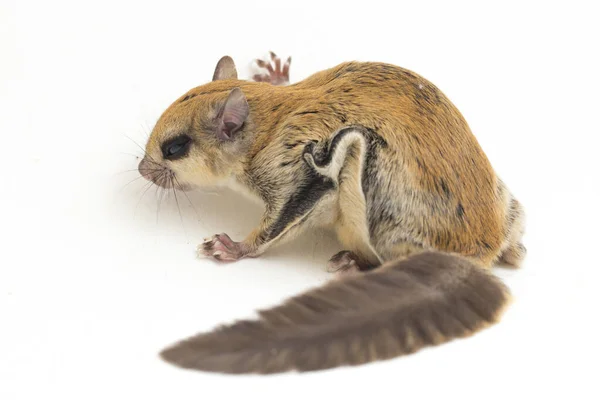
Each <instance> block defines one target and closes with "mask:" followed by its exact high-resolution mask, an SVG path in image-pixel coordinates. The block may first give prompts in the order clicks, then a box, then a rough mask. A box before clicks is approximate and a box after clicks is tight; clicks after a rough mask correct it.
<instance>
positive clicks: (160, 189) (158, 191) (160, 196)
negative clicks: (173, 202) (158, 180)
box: [156, 185, 165, 225]
mask: <svg viewBox="0 0 600 400" xmlns="http://www.w3.org/2000/svg"><path fill="white" fill-rule="evenodd" d="M156 188H157V189H156V196H157V201H158V203H157V205H156V224H157V225H158V214H159V212H160V203H161V202H162V199H163V197H164V194H165V189H164V188H163V187H161V186H158V185H156Z"/></svg>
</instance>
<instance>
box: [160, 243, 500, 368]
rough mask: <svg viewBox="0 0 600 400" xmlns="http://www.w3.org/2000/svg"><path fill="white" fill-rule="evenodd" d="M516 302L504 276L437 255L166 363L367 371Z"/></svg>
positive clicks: (482, 323)
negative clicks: (358, 368)
mask: <svg viewBox="0 0 600 400" xmlns="http://www.w3.org/2000/svg"><path fill="white" fill-rule="evenodd" d="M509 298H510V294H509V292H508V289H507V288H506V287H505V286H504V285H503V284H502V282H501V281H500V280H499V279H498V278H496V277H495V276H493V275H492V274H490V273H489V272H487V271H485V270H483V269H482V268H480V267H478V266H476V265H474V264H473V263H471V262H470V261H468V260H466V259H465V258H462V257H459V256H453V255H448V254H443V253H435V252H427V253H421V254H418V255H415V256H412V257H410V258H408V259H406V260H403V261H399V262H393V263H388V264H387V265H384V266H382V267H381V268H379V269H377V270H375V271H372V272H367V273H364V274H362V275H360V276H355V277H349V278H346V279H342V280H337V281H332V282H330V283H328V284H326V285H325V286H323V287H321V288H317V289H313V290H310V291H308V292H306V293H304V294H301V295H299V296H296V297H293V298H291V299H289V300H287V301H286V302H284V303H283V304H282V305H280V306H277V307H274V308H271V309H269V310H264V311H261V312H259V319H257V320H245V321H238V322H235V323H233V324H231V325H227V326H221V327H218V328H217V329H215V330H213V331H212V332H208V333H203V334H199V335H197V336H194V337H191V338H189V339H187V340H184V341H182V342H180V343H178V344H175V345H174V346H172V347H170V348H167V349H166V350H164V351H163V352H162V353H161V356H162V358H163V359H164V360H166V361H168V362H170V363H172V364H175V365H177V366H180V367H183V368H190V369H197V370H202V371H213V372H224V373H231V374H243V373H261V374H270V373H278V372H284V371H289V370H298V371H312V370H321V369H327V368H334V367H338V366H342V365H358V364H364V363H367V362H371V361H375V360H384V359H390V358H393V357H397V356H401V355H404V354H409V353H413V352H415V351H417V350H419V349H421V348H423V347H425V346H430V345H436V344H440V343H443V342H447V341H449V340H451V339H454V338H459V337H464V336H468V335H470V334H472V333H474V332H476V331H478V330H480V329H482V328H484V327H486V326H488V325H490V324H492V323H494V322H496V321H497V320H498V319H499V317H500V315H501V314H502V311H503V310H504V308H505V305H506V304H507V302H508V300H509Z"/></svg>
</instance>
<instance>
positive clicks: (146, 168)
mask: <svg viewBox="0 0 600 400" xmlns="http://www.w3.org/2000/svg"><path fill="white" fill-rule="evenodd" d="M156 169H157V167H155V166H152V164H151V163H150V162H149V161H148V160H146V158H142V161H140V164H139V165H138V171H139V172H140V175H142V176H143V177H144V178H145V179H147V180H149V181H153V178H154V171H156Z"/></svg>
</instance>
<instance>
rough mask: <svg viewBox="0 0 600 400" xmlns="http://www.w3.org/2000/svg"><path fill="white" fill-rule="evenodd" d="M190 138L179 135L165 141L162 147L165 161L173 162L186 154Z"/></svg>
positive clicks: (190, 141)
mask: <svg viewBox="0 0 600 400" xmlns="http://www.w3.org/2000/svg"><path fill="white" fill-rule="evenodd" d="M191 143H192V138H190V137H189V136H188V135H181V136H177V137H176V138H173V139H171V140H168V141H166V142H165V143H163V145H162V153H163V157H164V158H166V159H167V160H175V159H178V158H181V157H183V156H185V155H186V154H187V151H188V150H189V147H190V144H191Z"/></svg>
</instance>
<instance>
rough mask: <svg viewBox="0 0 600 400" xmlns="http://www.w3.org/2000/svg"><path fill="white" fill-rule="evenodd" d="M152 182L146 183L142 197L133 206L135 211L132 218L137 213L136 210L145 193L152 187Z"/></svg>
mask: <svg viewBox="0 0 600 400" xmlns="http://www.w3.org/2000/svg"><path fill="white" fill-rule="evenodd" d="M153 183H154V182H148V183H147V184H146V185H145V186H144V187H143V188H142V189H144V188H145V190H144V192H143V193H142V195H141V196H140V199H139V200H138V202H137V203H136V205H135V209H134V211H133V218H135V214H136V213H137V209H138V207H139V206H140V203H141V202H142V199H143V198H144V196H145V195H146V193H147V192H148V190H150V188H151V187H152V185H153Z"/></svg>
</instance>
